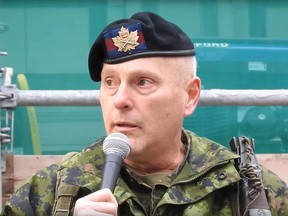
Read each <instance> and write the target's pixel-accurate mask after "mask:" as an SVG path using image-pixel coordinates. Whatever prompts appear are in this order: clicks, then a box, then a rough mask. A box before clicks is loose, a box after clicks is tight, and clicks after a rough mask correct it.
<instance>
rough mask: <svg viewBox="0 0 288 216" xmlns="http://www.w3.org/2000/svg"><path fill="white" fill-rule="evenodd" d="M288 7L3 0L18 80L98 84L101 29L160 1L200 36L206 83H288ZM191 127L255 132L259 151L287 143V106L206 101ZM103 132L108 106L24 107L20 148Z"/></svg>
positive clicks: (27, 150) (3, 34)
mask: <svg viewBox="0 0 288 216" xmlns="http://www.w3.org/2000/svg"><path fill="white" fill-rule="evenodd" d="M287 10H288V1H284V0H278V1H272V0H271V1H269V0H257V1H255V0H218V1H215V0H205V1H203V0H145V1H144V0H143V1H141V0H98V1H97V0H57V1H56V0H50V1H48V0H0V51H4V52H7V53H8V55H7V56H0V64H1V65H0V67H12V68H13V69H14V76H13V83H15V84H17V88H19V89H30V90H84V89H85V90H86V89H87V90H89V89H90V90H92V89H93V90H95V89H99V84H98V83H94V82H92V81H91V80H90V77H89V74H88V68H87V56H88V52H89V49H90V46H91V45H92V43H93V42H94V40H95V38H96V37H97V36H98V34H99V33H100V32H101V31H102V29H103V28H104V27H105V26H106V25H107V24H108V23H110V22H112V21H114V20H116V19H120V18H128V17H130V16H131V15H133V14H134V13H136V12H139V11H152V12H156V13H157V14H159V15H161V16H163V17H164V18H166V19H168V20H170V21H172V22H174V23H176V24H177V25H179V26H180V27H181V28H182V29H183V30H184V31H185V32H186V33H187V34H188V35H189V36H190V37H191V39H192V41H193V42H194V44H195V49H196V52H197V57H198V75H199V76H200V77H201V79H202V89H207V90H208V89H215V88H216V89H285V88H287V85H288V84H287V80H288V28H287V26H286V24H285V23H286V20H288V13H287ZM19 74H22V75H23V76H22V77H21V79H20V78H19V76H18V75H19ZM17 77H18V78H17ZM23 77H24V78H23ZM31 116H33V118H32V117H31ZM184 127H185V128H187V129H189V130H192V131H194V132H195V133H197V134H199V135H200V136H206V137H208V138H210V139H213V140H215V141H217V142H219V143H221V144H222V145H225V146H229V141H230V139H231V138H232V137H233V136H241V135H246V136H251V137H253V138H255V147H256V151H257V153H287V152H288V140H287V139H288V133H287V131H288V112H287V107H283V106H272V107H271V106H269V107H266V106H257V107H256V106H251V107H250V106H249V107H247V106H238V107H237V106H231V107H230V106H229V107H228V106H224V107H204V106H203V107H198V108H197V110H196V112H195V113H194V114H193V115H192V116H191V117H188V118H186V120H185V123H184ZM103 135H105V130H104V127H103V121H102V116H101V109H100V107H57V106H55V107H33V109H29V107H17V109H16V112H15V137H14V152H15V154H64V153H66V152H69V151H78V150H81V149H83V148H84V147H85V146H87V145H89V144H90V143H92V142H93V141H94V140H96V139H97V138H100V137H102V136H103ZM35 137H36V138H35ZM33 145H34V146H35V145H38V146H40V149H41V151H40V152H35V151H34V150H33Z"/></svg>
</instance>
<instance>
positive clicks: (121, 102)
mask: <svg viewBox="0 0 288 216" xmlns="http://www.w3.org/2000/svg"><path fill="white" fill-rule="evenodd" d="M113 102H114V106H115V107H116V108H117V109H123V108H125V109H130V108H132V107H133V101H132V91H131V89H130V88H129V87H128V86H127V85H126V84H125V83H121V84H120V86H119V88H118V89H117V92H116V94H115V95H114V101H113Z"/></svg>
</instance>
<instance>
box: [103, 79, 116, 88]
mask: <svg viewBox="0 0 288 216" xmlns="http://www.w3.org/2000/svg"><path fill="white" fill-rule="evenodd" d="M105 83H106V85H107V86H108V87H114V86H116V82H115V81H114V80H112V79H106V80H105Z"/></svg>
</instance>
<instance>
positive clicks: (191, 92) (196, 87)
mask: <svg viewBox="0 0 288 216" xmlns="http://www.w3.org/2000/svg"><path fill="white" fill-rule="evenodd" d="M186 91H187V101H186V106H185V111H184V115H185V116H189V115H191V114H192V113H193V112H194V110H195V108H196V107H197V104H198V101H199V98H200V91H201V80H200V78H199V77H196V76H195V77H192V78H191V79H190V80H189V82H188V84H187V88H186Z"/></svg>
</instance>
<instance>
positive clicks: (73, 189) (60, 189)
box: [52, 152, 80, 216]
mask: <svg viewBox="0 0 288 216" xmlns="http://www.w3.org/2000/svg"><path fill="white" fill-rule="evenodd" d="M75 154H76V153H75V152H71V153H68V154H66V155H65V156H64V157H63V158H62V160H61V162H60V165H61V164H62V163H63V162H65V161H66V160H68V159H69V158H71V157H72V156H73V155H75ZM79 189H80V187H79V186H77V185H70V184H67V183H65V182H63V181H62V180H61V176H60V171H58V172H57V183H56V189H55V200H54V205H53V209H52V215H53V216H69V215H71V214H70V213H73V212H71V209H72V205H73V203H74V202H75V198H76V196H77V194H78V192H79Z"/></svg>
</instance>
